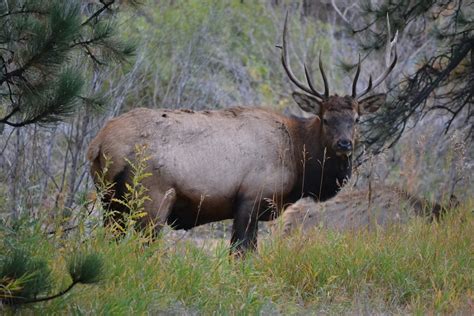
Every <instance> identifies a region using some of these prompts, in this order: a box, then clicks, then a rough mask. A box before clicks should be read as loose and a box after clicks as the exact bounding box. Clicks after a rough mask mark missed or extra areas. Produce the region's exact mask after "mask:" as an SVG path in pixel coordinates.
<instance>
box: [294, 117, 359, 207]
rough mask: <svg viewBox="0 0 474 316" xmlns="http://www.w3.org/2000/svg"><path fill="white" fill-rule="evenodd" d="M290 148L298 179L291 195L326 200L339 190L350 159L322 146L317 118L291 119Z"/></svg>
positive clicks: (349, 175) (349, 166)
mask: <svg viewBox="0 0 474 316" xmlns="http://www.w3.org/2000/svg"><path fill="white" fill-rule="evenodd" d="M289 129H290V130H292V131H291V132H290V133H291V134H293V135H292V136H293V137H292V138H293V150H294V157H295V163H296V164H297V167H296V169H297V170H298V180H299V181H297V184H296V186H297V187H296V188H295V189H294V190H293V191H294V193H295V194H299V196H300V197H301V195H303V196H312V197H313V198H316V199H318V200H321V201H324V200H327V199H329V198H331V197H333V196H334V195H336V193H337V192H338V191H339V190H340V188H341V186H342V185H343V183H344V182H345V181H347V179H349V178H350V177H351V174H352V158H351V157H346V156H337V155H336V154H335V152H334V151H333V150H332V149H331V148H329V147H325V145H324V141H323V135H322V129H321V121H320V119H319V118H318V117H314V118H309V119H291V122H290V128H289Z"/></svg>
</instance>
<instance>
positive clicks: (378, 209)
mask: <svg viewBox="0 0 474 316" xmlns="http://www.w3.org/2000/svg"><path fill="white" fill-rule="evenodd" d="M456 203H457V202H456V200H455V198H453V197H451V201H450V205H449V206H447V207H446V206H442V205H440V204H437V203H432V202H430V201H427V200H425V199H421V198H418V197H416V196H414V195H412V194H410V193H408V192H406V191H404V190H401V189H400V188H398V187H395V186H389V185H378V186H374V188H373V189H372V190H371V191H370V192H369V190H368V189H357V190H345V189H344V190H342V192H341V193H339V194H338V195H337V196H336V197H334V198H332V199H330V200H328V201H325V202H317V201H315V200H314V199H312V198H310V197H306V198H303V199H301V200H298V201H297V202H296V203H295V204H293V205H290V206H289V207H288V208H287V209H286V210H285V212H284V213H283V215H282V216H281V218H280V219H278V221H277V222H276V223H274V224H273V226H274V227H275V228H276V232H282V233H283V235H289V234H291V233H292V232H294V231H298V230H300V231H301V232H302V233H308V232H310V231H313V230H314V229H317V228H320V227H324V228H327V229H332V230H337V231H347V230H359V229H366V228H368V227H370V226H374V225H376V226H378V227H387V226H389V225H393V224H401V223H406V222H407V221H408V220H410V219H411V218H413V217H415V216H423V217H427V218H428V219H430V220H433V219H439V218H440V216H441V215H442V214H443V213H445V212H446V210H447V208H448V207H453V206H455V205H456ZM280 229H281V230H280Z"/></svg>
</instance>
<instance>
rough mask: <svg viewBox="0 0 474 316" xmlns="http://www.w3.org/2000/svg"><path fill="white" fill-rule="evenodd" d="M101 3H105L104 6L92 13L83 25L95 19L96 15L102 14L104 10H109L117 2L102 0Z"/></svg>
mask: <svg viewBox="0 0 474 316" xmlns="http://www.w3.org/2000/svg"><path fill="white" fill-rule="evenodd" d="M101 3H102V4H103V5H104V6H103V7H102V8H100V9H99V10H97V11H96V12H95V13H94V14H92V15H91V16H90V17H89V18H88V19H87V20H86V21H85V22H84V23H82V26H84V25H86V24H88V23H89V22H91V21H92V20H93V19H95V18H96V17H98V16H99V15H101V14H102V12H104V11H105V10H107V9H108V8H109V7H110V6H111V5H112V4H114V3H115V0H111V1H110V2H106V3H104V1H101Z"/></svg>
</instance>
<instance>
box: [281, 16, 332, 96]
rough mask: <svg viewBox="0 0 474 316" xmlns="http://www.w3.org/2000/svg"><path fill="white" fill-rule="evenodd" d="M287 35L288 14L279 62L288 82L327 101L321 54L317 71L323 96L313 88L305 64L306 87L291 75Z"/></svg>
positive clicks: (325, 79)
mask: <svg viewBox="0 0 474 316" xmlns="http://www.w3.org/2000/svg"><path fill="white" fill-rule="evenodd" d="M287 34H288V12H286V16H285V25H284V27H283V47H282V53H281V62H282V64H283V68H284V69H285V71H286V74H287V75H288V77H289V78H290V80H291V81H292V82H293V83H294V84H295V85H296V86H297V87H298V88H300V89H301V90H303V91H304V92H307V93H309V94H311V95H313V96H315V97H317V98H319V99H321V100H324V99H327V98H328V97H329V85H328V81H327V78H326V74H325V73H324V69H323V63H322V61H321V53H320V54H319V70H320V71H321V76H322V77H323V82H324V94H322V93H320V92H318V90H316V88H315V87H314V84H313V81H312V79H311V76H310V71H309V70H308V67H306V64H304V73H305V77H306V81H307V83H308V85H306V84H304V83H303V82H301V81H299V80H298V79H297V78H296V76H295V75H294V74H293V71H292V70H291V67H290V63H289V56H288V55H289V54H288V45H287V44H288V41H287V36H288V35H287Z"/></svg>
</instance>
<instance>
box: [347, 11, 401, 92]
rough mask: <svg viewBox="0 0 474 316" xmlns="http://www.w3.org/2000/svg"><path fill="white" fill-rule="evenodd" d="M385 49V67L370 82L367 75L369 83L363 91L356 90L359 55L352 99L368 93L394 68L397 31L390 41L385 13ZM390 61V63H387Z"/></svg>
mask: <svg viewBox="0 0 474 316" xmlns="http://www.w3.org/2000/svg"><path fill="white" fill-rule="evenodd" d="M387 30H388V32H387V33H388V36H387V51H386V53H385V64H386V67H387V69H386V70H385V71H384V72H383V73H382V74H381V75H380V76H379V77H378V78H377V79H375V81H374V82H373V83H372V76H370V77H369V84H368V85H367V88H366V89H365V90H363V91H359V92H357V80H358V79H359V74H360V56H359V63H358V64H357V70H356V74H355V77H354V81H353V83H352V97H353V98H354V99H360V98H362V97H363V96H364V95H366V94H367V93H369V92H370V91H371V90H372V89H374V88H375V87H377V86H378V85H380V84H381V83H382V82H383V81H384V80H385V79H386V78H387V76H388V75H389V74H390V73H391V72H392V70H393V68H395V64H396V63H397V59H398V55H397V40H398V31H397V32H396V33H395V36H394V38H393V40H392V41H390V39H391V37H392V34H391V32H390V21H389V18H388V14H387ZM392 50H393V52H394V54H393V55H394V56H393V60H392V62H391V63H390V56H391V54H392ZM389 63H390V64H389Z"/></svg>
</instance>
